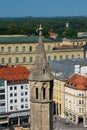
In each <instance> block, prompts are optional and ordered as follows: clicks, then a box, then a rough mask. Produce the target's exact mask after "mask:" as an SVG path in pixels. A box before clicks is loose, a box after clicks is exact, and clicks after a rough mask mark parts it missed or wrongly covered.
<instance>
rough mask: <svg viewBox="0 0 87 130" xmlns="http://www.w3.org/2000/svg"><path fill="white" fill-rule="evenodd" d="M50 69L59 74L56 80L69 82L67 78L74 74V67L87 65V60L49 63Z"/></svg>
mask: <svg viewBox="0 0 87 130" xmlns="http://www.w3.org/2000/svg"><path fill="white" fill-rule="evenodd" d="M48 62H49V64H50V67H51V69H52V71H53V72H54V73H59V75H58V76H56V78H58V79H60V80H63V81H65V80H67V78H68V77H69V76H70V75H72V74H73V73H74V66H75V65H80V66H85V65H87V58H84V59H80V58H78V59H67V60H58V61H48Z"/></svg>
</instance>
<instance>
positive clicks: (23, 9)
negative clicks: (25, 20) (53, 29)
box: [0, 0, 87, 17]
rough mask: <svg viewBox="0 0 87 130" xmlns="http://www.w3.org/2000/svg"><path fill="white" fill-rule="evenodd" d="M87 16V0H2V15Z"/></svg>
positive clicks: (0, 9) (0, 15)
mask: <svg viewBox="0 0 87 130" xmlns="http://www.w3.org/2000/svg"><path fill="white" fill-rule="evenodd" d="M26 16H32V17H56V16H87V0H0V17H26Z"/></svg>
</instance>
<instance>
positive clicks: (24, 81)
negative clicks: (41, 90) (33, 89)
mask: <svg viewBox="0 0 87 130" xmlns="http://www.w3.org/2000/svg"><path fill="white" fill-rule="evenodd" d="M29 74H30V72H29V70H27V69H26V68H25V67H23V66H18V67H7V68H0V124H3V123H8V124H17V123H18V118H19V117H20V123H23V122H25V121H28V118H29V110H30V89H29ZM23 117H25V119H24V120H23ZM2 118H3V120H2ZM20 123H19V124H20Z"/></svg>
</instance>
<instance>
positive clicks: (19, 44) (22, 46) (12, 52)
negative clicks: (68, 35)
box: [0, 36, 84, 69]
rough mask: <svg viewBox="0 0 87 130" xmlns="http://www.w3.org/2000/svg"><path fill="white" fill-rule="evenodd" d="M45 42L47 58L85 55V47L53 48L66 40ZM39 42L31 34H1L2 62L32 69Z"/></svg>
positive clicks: (0, 58) (0, 61) (80, 56)
mask: <svg viewBox="0 0 87 130" xmlns="http://www.w3.org/2000/svg"><path fill="white" fill-rule="evenodd" d="M29 38H31V40H30V39H29ZM44 39H45V38H44ZM43 42H44V46H45V51H46V57H47V60H62V59H72V58H78V57H79V58H83V57H84V50H83V48H80V49H59V50H53V48H54V47H55V46H59V45H62V44H66V42H65V43H63V42H54V41H52V40H48V39H46V40H43ZM37 43H38V41H37V40H36V39H35V38H34V37H29V36H7V37H6V36H2V37H1V36H0V64H2V65H6V64H8V65H24V66H26V67H27V68H28V69H30V68H31V67H32V65H33V63H34V60H35V50H36V47H37Z"/></svg>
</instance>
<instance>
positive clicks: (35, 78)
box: [30, 25, 53, 130]
mask: <svg viewBox="0 0 87 130" xmlns="http://www.w3.org/2000/svg"><path fill="white" fill-rule="evenodd" d="M52 98H53V76H52V73H51V70H50V67H49V64H48V62H47V60H46V54H45V50H44V44H43V41H42V27H41V25H40V27H39V39H38V46H37V49H36V58H35V62H34V65H33V68H32V71H31V73H30V110H31V130H53V101H52Z"/></svg>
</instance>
